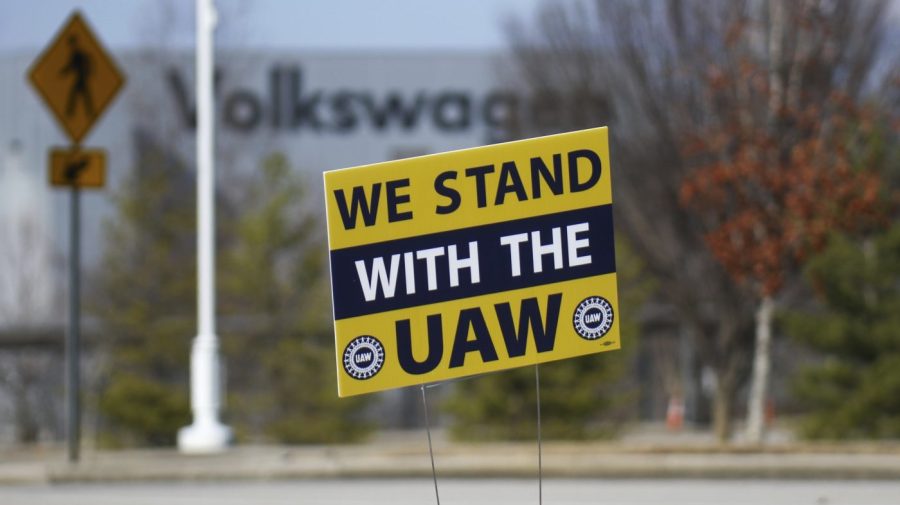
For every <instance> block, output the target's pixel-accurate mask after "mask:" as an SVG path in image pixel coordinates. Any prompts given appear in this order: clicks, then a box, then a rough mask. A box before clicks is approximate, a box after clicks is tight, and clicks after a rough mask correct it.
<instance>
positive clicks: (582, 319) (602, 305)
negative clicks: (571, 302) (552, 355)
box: [572, 296, 615, 340]
mask: <svg viewBox="0 0 900 505" xmlns="http://www.w3.org/2000/svg"><path fill="white" fill-rule="evenodd" d="M614 317H615V316H614V315H613V308H612V305H611V304H610V303H609V301H607V299H606V298H603V297H600V296H591V297H589V298H585V299H584V300H583V301H582V302H581V303H579V304H578V307H576V308H575V315H574V317H573V318H572V319H573V323H574V324H575V331H576V332H578V334H579V335H581V338H584V339H587V340H597V339H598V338H601V337H602V336H603V335H606V333H607V332H609V329H610V328H612V324H613V318H614Z"/></svg>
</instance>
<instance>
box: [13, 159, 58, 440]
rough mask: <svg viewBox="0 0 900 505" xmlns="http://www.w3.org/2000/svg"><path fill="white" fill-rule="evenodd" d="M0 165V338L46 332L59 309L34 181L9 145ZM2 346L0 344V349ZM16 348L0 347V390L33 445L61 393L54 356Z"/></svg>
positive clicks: (54, 416) (20, 434)
mask: <svg viewBox="0 0 900 505" xmlns="http://www.w3.org/2000/svg"><path fill="white" fill-rule="evenodd" d="M2 161H3V165H2V166H0V336H4V337H7V338H11V339H12V340H27V339H26V338H18V339H17V338H15V337H16V336H17V334H21V333H25V332H31V331H33V330H34V329H35V328H37V327H45V328H46V327H47V325H49V324H50V323H51V321H52V315H53V309H54V306H58V305H59V302H60V300H59V296H60V289H59V282H58V278H59V268H58V266H59V262H58V261H57V258H56V256H57V255H56V254H55V252H54V249H53V245H52V240H51V238H50V236H49V229H48V223H47V222H46V221H45V220H44V219H42V216H43V212H45V211H46V208H45V207H43V205H42V202H40V201H39V200H40V198H39V195H40V194H41V188H40V187H39V186H38V185H39V184H40V182H39V181H37V180H36V178H35V177H32V176H30V175H29V174H28V173H27V172H26V170H25V167H23V166H22V159H21V149H20V146H19V145H18V144H17V143H15V142H14V143H13V145H12V146H10V152H9V155H8V156H6V157H5V159H3V160H2ZM4 343H5V342H2V341H0V346H3V344H4ZM27 347H28V346H27V345H26V346H25V347H22V346H21V344H19V345H17V346H14V347H10V346H3V347H0V388H2V390H5V392H6V393H7V394H8V395H9V396H10V397H11V399H12V402H11V403H12V409H13V413H12V414H13V419H14V424H15V427H16V432H17V433H16V437H17V439H18V441H20V442H34V441H36V440H37V439H38V437H39V435H40V434H41V430H42V429H46V430H49V431H51V432H52V431H54V430H55V428H56V427H58V426H59V422H58V421H59V419H58V412H57V411H56V409H55V408H54V405H53V401H52V399H54V398H56V395H55V393H57V392H59V391H60V390H61V387H60V386H61V383H57V382H55V380H58V379H60V376H59V375H58V374H55V373H54V371H53V369H54V359H55V358H57V356H54V355H53V353H51V352H47V351H46V350H44V349H35V348H33V346H32V348H27Z"/></svg>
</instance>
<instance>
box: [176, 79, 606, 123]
mask: <svg viewBox="0 0 900 505" xmlns="http://www.w3.org/2000/svg"><path fill="white" fill-rule="evenodd" d="M233 74H234V72H232V71H229V70H226V69H222V68H220V69H219V70H218V71H217V73H216V76H217V78H216V92H217V95H218V96H217V102H218V106H219V108H220V109H219V110H218V111H217V116H220V117H221V118H222V122H223V125H224V126H225V127H226V128H228V129H230V130H233V131H236V132H244V133H252V132H257V131H260V130H263V129H269V130H275V131H297V132H301V131H302V132H313V133H318V134H350V133H354V132H356V131H359V130H365V129H371V130H375V131H383V130H400V131H414V130H416V129H419V128H423V127H431V128H434V129H435V130H437V131H439V132H444V133H455V132H465V131H468V130H470V129H472V128H474V127H476V126H486V127H487V128H488V129H490V130H504V129H509V128H514V127H515V126H516V125H517V124H518V123H519V121H520V120H522V119H525V118H527V119H528V120H529V124H532V125H537V127H539V128H540V127H545V128H552V127H553V126H554V125H555V124H558V123H560V122H561V121H562V120H563V119H571V118H572V117H574V118H575V119H576V120H577V118H578V117H580V116H583V115H585V114H587V113H595V114H596V115H599V116H600V117H607V118H608V117H610V116H611V111H610V107H609V102H608V101H607V100H606V98H605V96H603V95H600V94H583V95H576V96H574V97H564V96H562V95H560V94H556V93H553V92H542V93H539V94H535V95H531V96H525V95H523V94H521V93H517V92H515V91H512V90H510V89H502V88H495V89H490V90H487V91H486V92H482V93H477V92H473V91H471V90H467V89H460V88H458V87H446V88H444V87H437V88H435V89H413V90H399V89H394V90H388V91H373V90H367V89H365V88H363V87H362V86H361V85H358V84H355V83H352V82H348V83H346V85H345V86H341V87H336V88H318V87H314V86H310V85H309V84H308V82H307V81H308V79H307V78H306V75H305V73H304V71H303V69H302V68H301V67H300V66H299V65H274V66H272V67H271V68H270V69H269V70H268V72H267V83H266V86H265V91H259V90H254V89H252V88H249V87H244V86H241V85H240V84H237V85H236V84H235V80H236V79H235V76H234V75H233ZM166 81H167V85H168V89H169V91H170V94H171V96H172V97H173V98H174V101H175V104H176V106H177V110H178V117H179V120H180V123H181V124H182V125H184V126H185V127H188V128H193V127H194V124H195V121H194V97H193V94H192V86H191V83H190V82H188V80H187V79H186V77H185V75H184V73H183V72H181V71H179V70H178V69H176V68H174V67H172V68H169V69H168V71H167V72H166ZM588 111H590V112H588ZM567 116H570V117H567Z"/></svg>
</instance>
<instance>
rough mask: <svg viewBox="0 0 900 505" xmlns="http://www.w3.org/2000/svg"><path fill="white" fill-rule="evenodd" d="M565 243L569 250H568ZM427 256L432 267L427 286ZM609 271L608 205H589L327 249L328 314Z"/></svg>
mask: <svg viewBox="0 0 900 505" xmlns="http://www.w3.org/2000/svg"><path fill="white" fill-rule="evenodd" d="M584 223H586V225H585V224H584ZM554 228H557V229H558V230H559V231H558V233H559V239H558V240H557V241H556V242H557V244H558V246H559V248H560V250H561V254H560V253H557V255H556V256H554V253H553V252H552V250H551V249H552V248H550V247H549V245H550V244H551V243H553V242H554V232H553V230H554ZM532 232H538V236H537V237H536V238H537V239H538V241H537V245H539V246H545V247H546V249H539V250H538V252H539V253H541V252H543V254H539V259H540V262H541V266H540V267H539V268H538V269H539V270H541V271H540V272H535V270H536V268H535V262H534V260H533V257H534V251H533V247H534V246H535V244H534V243H533V241H532V238H535V236H534V235H533V233H532ZM521 234H525V237H523V236H522V235H521ZM508 236H514V237H516V238H515V239H514V240H512V241H511V242H513V243H508V244H507V245H504V244H502V243H501V237H508ZM523 239H524V240H523ZM572 240H574V242H571V241H572ZM471 242H477V244H478V245H477V252H478V256H477V257H478V260H477V264H478V267H477V269H478V279H477V280H478V282H473V281H474V280H475V279H473V275H472V270H473V268H471V267H469V266H466V264H465V263H462V264H460V263H459V262H460V261H463V262H464V260H466V259H468V258H469V257H470V254H469V253H470V250H471V249H470V243H471ZM507 242H510V240H507ZM570 245H571V246H573V247H571V248H572V249H574V251H569V249H570ZM450 246H455V249H456V251H455V256H456V259H457V268H455V269H454V270H455V273H456V277H457V285H456V286H451V268H450V261H449V257H450V256H451V255H452V254H453V251H450ZM513 248H516V249H518V256H519V275H514V266H513V263H514V262H513V251H512V249H513ZM571 255H574V258H572V259H573V260H574V261H573V263H575V265H574V266H573V265H572V264H570V256H571ZM588 256H589V257H590V259H589V261H588ZM378 258H380V260H379V259H378ZM429 258H430V260H429ZM559 259H561V260H562V264H561V265H559V264H558V263H557V262H558V261H559ZM429 261H430V263H431V267H432V268H431V270H432V271H433V273H434V275H433V276H432V279H431V282H432V285H431V286H429V279H428V273H429V272H428V270H429ZM582 263H583V264H582ZM378 264H380V265H381V266H382V268H381V271H380V272H378V268H377V266H378ZM556 267H560V268H556ZM615 271H616V259H615V247H614V244H613V222H612V205H601V206H598V207H588V208H585V209H578V210H573V211H567V212H559V213H556V214H546V215H542V216H536V217H532V218H527V219H517V220H514V221H506V222H502V223H494V224H488V225H482V226H475V227H471V228H463V229H459V230H452V231H447V232H442V233H433V234H430V235H419V236H416V237H409V238H405V239H399V240H391V241H387V242H379V243H375V244H366V245H362V246H357V247H348V248H345V249H337V250H333V251H331V281H332V285H331V289H332V296H333V300H334V317H335V319H345V318H348V317H356V316H362V315H367V314H376V313H378V312H385V311H389V310H396V309H402V308H408V307H415V306H418V305H427V304H431V303H437V302H444V301H449V300H457V299H460V298H469V297H473V296H479V295H485V294H490V293H499V292H501V291H508V290H512V289H520V288H527V287H531V286H541V285H544V284H551V283H554V282H561V281H567V280H572V279H580V278H583V277H592V276H595V275H602V274H606V273H611V272H615ZM379 274H380V275H379ZM408 274H412V275H408ZM385 281H386V282H385ZM429 288H433V289H429ZM409 291H414V292H412V293H409ZM367 297H368V298H369V299H368V300H367Z"/></svg>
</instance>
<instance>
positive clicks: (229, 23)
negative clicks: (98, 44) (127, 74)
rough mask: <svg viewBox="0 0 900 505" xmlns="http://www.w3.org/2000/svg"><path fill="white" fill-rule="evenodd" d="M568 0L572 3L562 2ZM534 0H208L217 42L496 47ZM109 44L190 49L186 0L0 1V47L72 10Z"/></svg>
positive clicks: (40, 34)
mask: <svg viewBox="0 0 900 505" xmlns="http://www.w3.org/2000/svg"><path fill="white" fill-rule="evenodd" d="M568 1H576V0H568ZM539 3H541V0H453V1H426V0H418V1H417V0H216V1H215V4H216V8H217V10H218V11H219V19H220V25H219V31H218V32H217V46H219V47H228V46H238V47H247V48H276V49H294V50H297V49H310V50H318V49H339V50H345V49H348V50H366V49H373V50H382V49H410V50H416V49H422V50H434V49H449V50H501V49H503V48H505V47H506V39H505V35H504V30H503V23H504V20H506V19H509V18H510V17H511V16H515V17H519V18H522V19H529V18H531V17H532V15H533V13H534V12H535V10H536V8H537V6H538V4H539ZM75 8H78V9H80V10H81V11H82V13H83V14H84V15H85V16H86V17H87V19H88V21H89V23H90V24H91V25H92V26H93V28H94V30H95V31H96V32H97V33H99V36H100V37H101V39H102V40H103V43H104V44H105V45H106V46H107V47H110V48H112V49H132V48H136V47H141V46H147V45H155V44H159V43H161V42H163V43H165V44H166V45H167V46H174V47H192V46H193V41H194V39H193V37H194V1H193V0H82V1H75V0H39V1H22V0H0V51H3V52H16V51H32V50H34V49H38V48H41V47H43V45H44V44H46V43H47V42H48V41H49V40H50V38H51V37H52V35H53V34H54V33H55V32H56V30H57V28H58V27H59V26H60V25H61V24H62V23H63V22H64V21H65V19H66V18H67V17H68V15H69V14H70V13H71V12H72V10H73V9H75Z"/></svg>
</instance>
